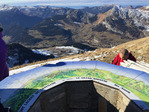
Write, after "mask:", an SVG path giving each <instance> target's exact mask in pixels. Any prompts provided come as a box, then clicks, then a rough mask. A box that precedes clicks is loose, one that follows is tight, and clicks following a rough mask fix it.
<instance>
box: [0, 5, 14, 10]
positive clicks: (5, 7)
mask: <svg viewBox="0 0 149 112" xmlns="http://www.w3.org/2000/svg"><path fill="white" fill-rule="evenodd" d="M13 8H14V7H13V6H8V5H1V6H0V11H5V10H11V9H13Z"/></svg>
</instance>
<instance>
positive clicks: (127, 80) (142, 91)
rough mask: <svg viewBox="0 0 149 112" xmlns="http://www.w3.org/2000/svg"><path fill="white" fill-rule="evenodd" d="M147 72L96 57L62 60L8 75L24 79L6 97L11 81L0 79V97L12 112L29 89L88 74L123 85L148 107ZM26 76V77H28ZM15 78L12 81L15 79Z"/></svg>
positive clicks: (20, 103) (19, 104)
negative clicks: (79, 60)
mask: <svg viewBox="0 0 149 112" xmlns="http://www.w3.org/2000/svg"><path fill="white" fill-rule="evenodd" d="M39 74H42V75H39ZM32 76H33V77H32ZM148 76H149V74H147V73H144V72H141V71H136V70H132V69H128V68H124V67H119V66H115V65H111V64H107V63H103V62H99V61H88V62H62V63H59V64H55V65H45V66H43V67H39V68H36V69H33V70H30V71H28V72H24V73H20V74H16V76H15V75H14V76H12V77H11V78H12V79H15V80H16V81H19V80H20V81H23V80H22V78H24V83H23V82H21V83H20V81H19V83H20V84H21V85H20V88H17V89H16V90H15V91H14V92H12V94H11V95H8V97H7V95H2V94H5V90H4V88H5V89H7V88H9V89H10V88H11V87H12V90H13V88H14V87H13V86H14V85H13V86H12V85H11V84H10V83H11V82H9V84H10V85H8V84H7V82H8V81H9V80H11V79H6V80H4V81H2V82H0V87H2V86H1V85H2V84H3V83H5V84H7V86H5V87H3V89H2V91H1V92H0V95H2V97H3V96H5V97H4V99H3V104H4V106H5V107H11V109H12V110H13V111H15V112H16V111H18V110H19V109H20V107H21V106H22V104H23V103H24V102H25V101H26V100H27V99H28V98H29V97H30V96H31V95H32V94H33V93H35V92H36V91H37V90H39V89H41V88H43V87H44V86H46V85H48V84H50V83H53V82H55V81H58V80H62V79H68V78H73V77H91V78H98V79H103V80H107V81H109V82H113V83H115V84H118V85H120V86H122V87H124V88H126V89H127V90H129V91H131V92H132V93H133V94H135V95H136V96H137V97H138V98H139V99H140V100H141V101H143V102H144V103H145V104H146V105H147V107H149V83H148ZM19 77H21V78H19ZM26 78H28V80H27V79H26ZM15 80H14V81H13V82H12V83H15ZM19 83H18V84H19ZM0 89H1V88H0ZM10 91H11V90H10ZM14 102H15V103H14Z"/></svg>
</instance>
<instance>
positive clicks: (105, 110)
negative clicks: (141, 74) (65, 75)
mask: <svg viewBox="0 0 149 112" xmlns="http://www.w3.org/2000/svg"><path fill="white" fill-rule="evenodd" d="M28 112H142V110H141V109H140V108H139V107H138V106H137V105H136V104H135V103H133V102H132V101H130V99H128V98H127V97H126V96H125V95H124V94H122V93H121V92H120V91H119V90H116V89H114V88H111V87H108V86H105V85H102V84H100V83H97V82H93V81H82V82H66V83H63V84H61V85H58V86H57V87H54V88H52V89H50V90H48V91H45V92H43V93H42V94H41V95H40V96H39V98H38V99H37V100H36V102H35V103H34V104H33V105H32V106H31V108H30V110H29V111H28Z"/></svg>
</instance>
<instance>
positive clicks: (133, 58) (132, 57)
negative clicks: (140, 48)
mask: <svg viewBox="0 0 149 112" xmlns="http://www.w3.org/2000/svg"><path fill="white" fill-rule="evenodd" d="M128 59H130V60H132V61H134V62H136V58H135V57H134V56H133V55H132V54H131V53H130V57H129V58H128Z"/></svg>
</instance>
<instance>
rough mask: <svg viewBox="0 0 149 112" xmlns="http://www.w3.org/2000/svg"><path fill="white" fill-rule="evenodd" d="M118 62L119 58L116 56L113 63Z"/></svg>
mask: <svg viewBox="0 0 149 112" xmlns="http://www.w3.org/2000/svg"><path fill="white" fill-rule="evenodd" d="M117 62H118V59H117V56H116V57H115V58H114V60H113V63H112V64H114V65H117Z"/></svg>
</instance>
